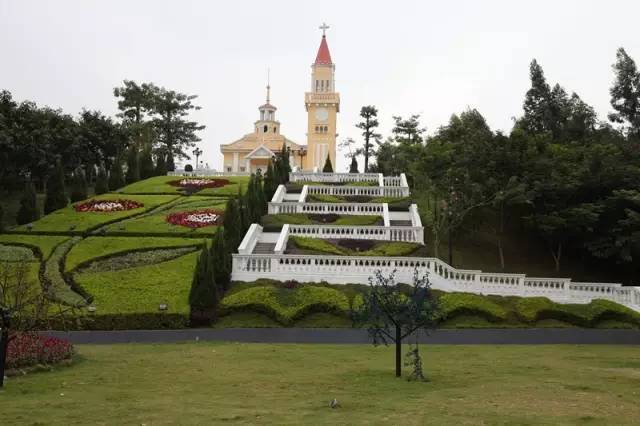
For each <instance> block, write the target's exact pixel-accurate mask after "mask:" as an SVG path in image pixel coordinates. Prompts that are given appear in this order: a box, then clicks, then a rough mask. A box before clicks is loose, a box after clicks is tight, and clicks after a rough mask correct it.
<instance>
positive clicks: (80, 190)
mask: <svg viewBox="0 0 640 426" xmlns="http://www.w3.org/2000/svg"><path fill="white" fill-rule="evenodd" d="M88 192H89V190H88V188H87V179H86V177H85V174H84V171H83V170H82V169H81V168H79V167H78V168H77V169H76V170H75V171H74V172H73V178H72V180H71V202H72V203H75V202H76V201H82V200H85V199H86V198H87V197H88V196H89V195H88Z"/></svg>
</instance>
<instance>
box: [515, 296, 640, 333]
mask: <svg viewBox="0 0 640 426" xmlns="http://www.w3.org/2000/svg"><path fill="white" fill-rule="evenodd" d="M516 311H517V314H518V316H519V317H520V318H521V319H522V320H523V321H525V322H528V323H533V322H536V321H542V320H549V319H551V320H557V321H563V322H567V323H570V324H573V325H577V326H580V327H593V326H595V325H596V324H597V323H598V322H600V321H605V320H614V321H620V322H627V323H631V324H640V314H639V313H637V312H635V311H633V310H631V309H629V308H627V307H625V306H622V305H620V304H617V303H615V302H611V301H608V300H602V299H597V300H593V301H591V303H588V304H563V303H555V302H552V301H551V300H549V299H547V298H546V297H525V298H522V299H520V300H518V302H517V303H516Z"/></svg>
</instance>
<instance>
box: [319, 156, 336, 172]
mask: <svg viewBox="0 0 640 426" xmlns="http://www.w3.org/2000/svg"><path fill="white" fill-rule="evenodd" d="M322 171H323V172H324V173H333V165H332V164H331V158H329V156H328V155H327V161H325V162H324V167H323V168H322Z"/></svg>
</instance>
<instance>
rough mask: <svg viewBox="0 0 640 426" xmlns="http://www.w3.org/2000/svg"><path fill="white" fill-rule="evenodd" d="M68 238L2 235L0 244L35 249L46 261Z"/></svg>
mask: <svg viewBox="0 0 640 426" xmlns="http://www.w3.org/2000/svg"><path fill="white" fill-rule="evenodd" d="M68 238H69V237H68V236H58V237H51V236H44V235H24V234H2V235H0V244H7V245H20V246H27V247H33V248H37V249H38V250H39V251H40V253H39V254H40V255H41V256H42V258H43V259H44V260H46V259H47V258H48V257H49V256H51V253H52V252H53V250H54V249H55V248H56V247H57V246H58V245H59V244H60V243H62V242H63V241H66V240H67V239H68ZM36 255H38V254H36Z"/></svg>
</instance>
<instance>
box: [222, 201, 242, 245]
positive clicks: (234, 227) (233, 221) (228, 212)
mask: <svg viewBox="0 0 640 426" xmlns="http://www.w3.org/2000/svg"><path fill="white" fill-rule="evenodd" d="M222 227H223V229H224V231H223V232H224V240H225V241H224V244H225V247H227V250H228V251H229V252H230V253H236V252H237V250H238V246H239V245H240V242H241V241H242V237H243V236H244V234H243V233H242V217H241V215H240V209H239V206H238V202H237V201H236V199H235V198H230V199H229V200H228V201H227V206H226V208H225V210H224V223H223V225H222Z"/></svg>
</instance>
